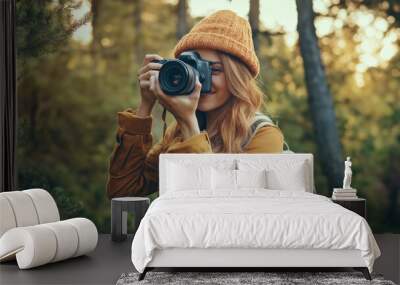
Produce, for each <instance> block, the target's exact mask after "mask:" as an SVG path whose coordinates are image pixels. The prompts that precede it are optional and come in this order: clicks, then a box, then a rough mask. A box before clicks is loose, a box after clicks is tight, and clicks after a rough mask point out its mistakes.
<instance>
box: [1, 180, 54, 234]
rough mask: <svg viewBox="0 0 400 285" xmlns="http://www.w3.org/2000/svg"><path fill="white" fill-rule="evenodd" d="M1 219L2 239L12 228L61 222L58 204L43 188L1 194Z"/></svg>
mask: <svg viewBox="0 0 400 285" xmlns="http://www.w3.org/2000/svg"><path fill="white" fill-rule="evenodd" d="M0 217H1V218H0V219H1V223H0V237H1V236H2V235H3V234H4V233H5V232H7V231H8V230H10V229H12V228H16V227H27V226H34V225H38V224H45V223H51V222H57V221H59V220H60V214H59V212H58V208H57V204H56V202H55V201H54V199H53V197H52V196H51V195H50V193H49V192H47V191H46V190H44V189H41V188H32V189H27V190H23V191H9V192H2V193H0Z"/></svg>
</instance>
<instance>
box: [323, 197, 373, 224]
mask: <svg viewBox="0 0 400 285" xmlns="http://www.w3.org/2000/svg"><path fill="white" fill-rule="evenodd" d="M331 200H332V202H334V203H336V204H339V205H341V206H342V207H344V208H346V209H349V210H350V211H353V212H354V213H356V214H359V215H360V216H361V217H363V218H364V219H367V200H365V199H364V198H354V199H346V200H344V199H343V200H339V199H332V198H331Z"/></svg>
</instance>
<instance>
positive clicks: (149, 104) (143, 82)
mask: <svg viewBox="0 0 400 285" xmlns="http://www.w3.org/2000/svg"><path fill="white" fill-rule="evenodd" d="M155 59H156V60H162V59H163V58H162V57H161V56H159V55H158V54H146V55H145V57H144V60H143V65H142V67H141V68H140V69H139V71H138V80H139V85H140V97H141V100H142V101H141V103H140V105H139V109H138V115H143V116H147V115H149V114H150V113H151V110H152V109H153V107H154V104H155V102H156V101H157V97H156V96H155V95H154V92H153V91H151V90H150V89H149V87H150V76H151V75H152V74H156V73H157V74H158V72H159V70H160V68H161V66H162V64H160V63H155V62H151V61H152V60H155Z"/></svg>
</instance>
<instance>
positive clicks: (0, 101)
mask: <svg viewBox="0 0 400 285" xmlns="http://www.w3.org/2000/svg"><path fill="white" fill-rule="evenodd" d="M0 131H1V139H0V156H1V159H0V163H1V164H0V192H3V191H15V190H17V188H16V187H17V185H16V184H17V177H16V176H17V172H16V163H15V152H16V145H17V144H16V138H17V136H16V134H17V97H16V48H15V0H0Z"/></svg>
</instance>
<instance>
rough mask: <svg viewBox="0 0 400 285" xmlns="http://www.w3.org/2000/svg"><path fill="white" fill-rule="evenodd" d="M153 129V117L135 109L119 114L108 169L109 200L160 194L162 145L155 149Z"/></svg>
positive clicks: (156, 146) (157, 145)
mask: <svg viewBox="0 0 400 285" xmlns="http://www.w3.org/2000/svg"><path fill="white" fill-rule="evenodd" d="M151 126H152V116H151V115H150V116H148V117H144V118H142V117H139V116H137V115H136V111H134V110H132V109H131V108H128V109H126V110H124V111H122V112H118V129H117V134H116V143H115V146H114V149H113V151H112V154H111V157H110V161H109V167H108V179H107V196H108V198H109V199H111V198H114V197H123V196H146V195H149V194H151V193H153V192H156V191H158V154H159V153H160V152H161V149H162V145H161V144H156V145H154V146H153V147H152V143H153V137H152V135H151Z"/></svg>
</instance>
